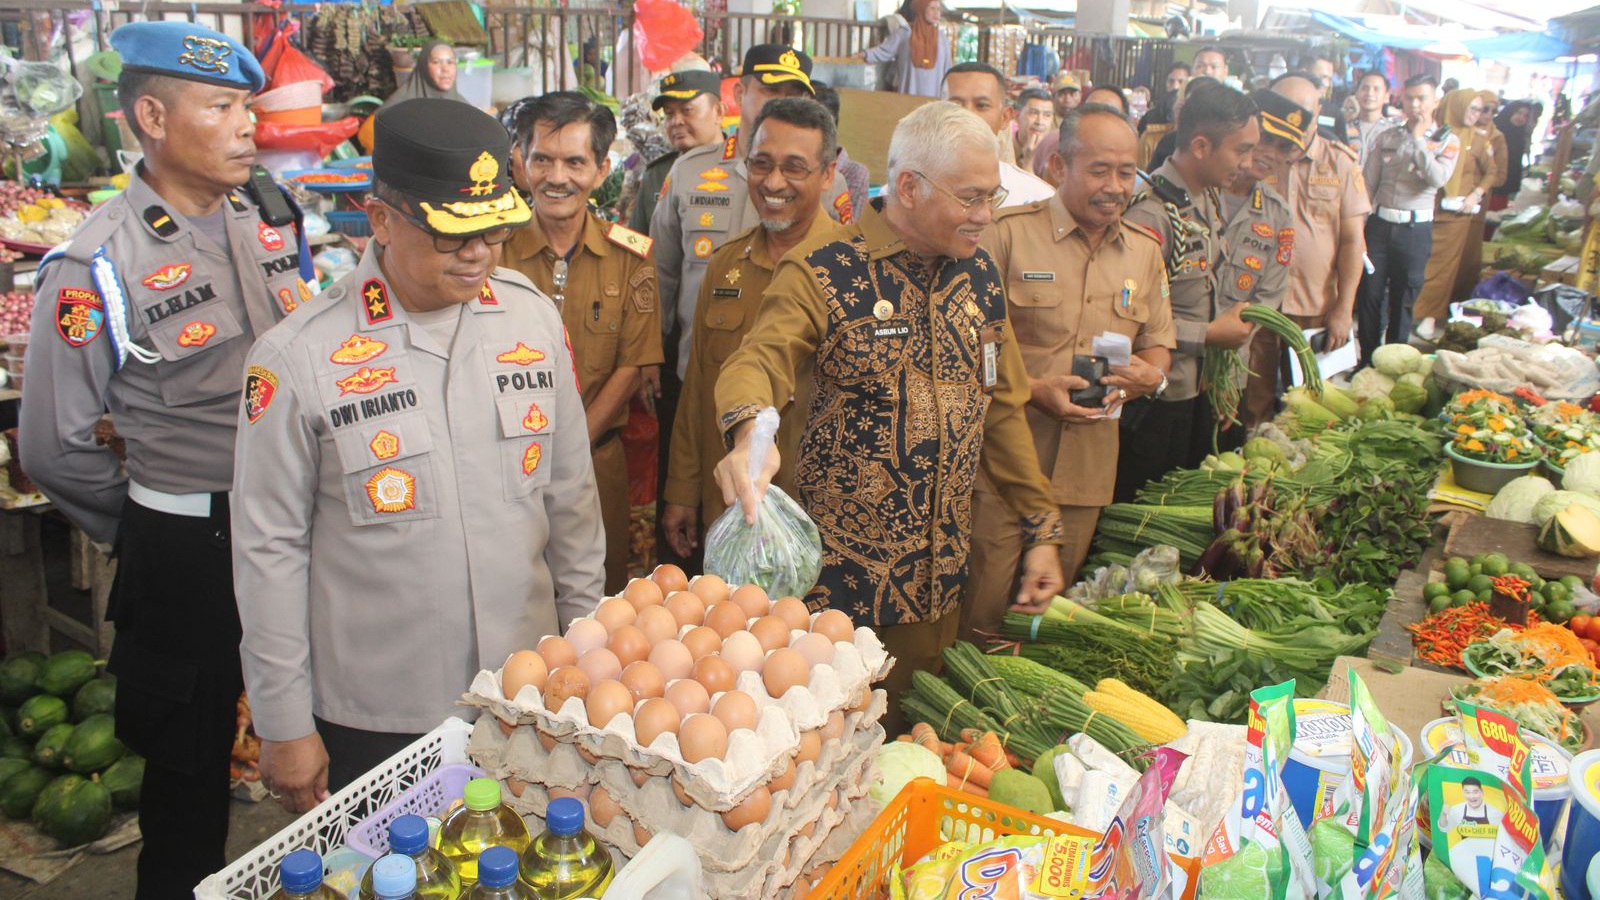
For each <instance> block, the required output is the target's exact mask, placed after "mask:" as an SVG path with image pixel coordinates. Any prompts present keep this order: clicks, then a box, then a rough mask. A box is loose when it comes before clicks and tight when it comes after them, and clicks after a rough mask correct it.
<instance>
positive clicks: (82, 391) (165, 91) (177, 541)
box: [21, 21, 311, 898]
mask: <svg viewBox="0 0 1600 900" xmlns="http://www.w3.org/2000/svg"><path fill="white" fill-rule="evenodd" d="M111 44H112V47H113V48H115V49H116V50H117V51H118V52H119V53H120V54H121V55H122V61H123V68H122V77H121V80H120V81H119V83H118V92H119V96H120V98H121V103H122V109H123V112H124V113H125V114H126V115H127V121H128V123H129V125H130V126H131V127H132V128H133V130H134V132H135V134H136V135H138V137H139V139H140V143H141V145H142V146H143V148H144V161H143V162H142V163H141V164H140V165H139V166H138V167H137V168H136V169H135V171H134V172H133V173H132V177H131V180H130V182H129V185H128V189H127V190H126V191H124V192H123V193H122V194H121V195H120V196H118V197H115V198H113V199H112V200H110V201H109V202H107V203H106V204H105V205H104V206H102V207H101V208H100V209H99V210H97V211H96V212H95V213H94V214H93V215H91V216H90V217H89V218H88V219H87V220H86V221H85V222H84V224H83V225H82V226H81V227H80V228H79V229H78V231H77V233H76V234H75V235H74V236H73V238H72V240H71V241H70V242H69V243H68V244H65V245H63V246H62V247H59V248H57V249H56V250H55V251H52V252H51V253H50V254H49V255H48V256H47V257H46V258H45V260H44V262H43V263H42V264H41V269H40V274H39V279H38V283H37V290H36V297H37V302H36V305H35V307H34V318H33V329H32V331H33V340H32V341H31V342H30V343H29V346H28V355H27V365H28V379H27V382H26V387H25V389H24V391H23V397H22V422H21V438H22V447H21V452H22V463H23V465H24V466H25V467H26V469H27V471H28V474H29V475H30V476H31V477H32V478H33V479H34V480H35V481H37V482H38V483H39V486H40V487H41V489H43V491H44V493H45V496H47V497H49V498H50V500H51V502H53V503H54V504H55V505H56V507H57V508H59V509H60V510H61V511H62V512H64V513H66V515H67V517H68V518H69V519H71V520H72V522H73V523H74V524H75V525H77V526H78V527H79V528H81V529H83V531H84V532H85V533H86V534H88V536H89V537H90V539H92V540H94V541H96V542H99V543H102V544H113V545H114V546H115V552H116V556H117V559H118V566H117V576H116V582H115V584H114V585H113V586H112V591H111V597H110V601H109V603H108V608H107V618H108V619H110V620H111V621H113V622H115V623H116V640H115V642H114V644H113V646H112V650H111V660H110V664H109V667H108V668H109V670H110V671H111V672H112V673H113V674H115V675H116V676H117V679H118V685H117V704H116V720H117V734H118V736H119V737H120V738H121V739H122V740H123V741H124V742H125V743H126V744H127V745H128V746H129V747H130V748H132V749H133V750H134V751H136V752H138V753H139V754H141V755H142V756H144V757H145V759H146V763H145V773H144V784H143V787H142V790H141V793H140V809H139V818H140V821H139V824H140V828H141V830H142V831H143V833H144V846H143V848H142V849H141V851H140V854H139V884H138V897H140V898H156V897H160V898H173V897H188V896H190V893H191V891H192V889H193V887H194V885H195V884H196V883H198V882H199V881H200V880H201V879H202V878H203V877H205V876H206V875H208V874H210V873H211V872H214V871H217V870H218V869H221V868H222V866H223V864H224V856H223V847H224V843H225V841H226V839H227V835H228V763H229V748H230V747H231V745H232V743H233V732H234V720H235V716H234V707H235V703H236V702H237V700H238V698H239V692H240V690H241V688H242V686H243V682H242V679H241V676H240V670H239V619H238V613H237V610H236V608H235V606H234V594H233V582H232V575H231V558H230V555H229V547H228V541H229V528H228V489H229V487H230V485H231V484H232V482H233V444H234V436H235V431H236V428H237V424H236V418H237V411H238V404H239V396H240V388H241V386H242V384H243V381H244V361H245V354H246V353H247V352H248V351H249V349H250V346H251V344H252V343H254V341H255V339H256V336H257V335H259V334H261V333H262V332H264V331H266V330H267V329H268V328H270V327H271V326H272V325H273V324H275V323H276V322H277V321H278V320H279V319H280V318H281V317H283V316H284V315H285V314H286V313H288V312H289V311H291V310H293V309H294V308H295V307H296V306H298V305H299V304H301V303H303V302H305V301H306V300H309V299H310V296H311V294H310V289H309V288H308V287H307V285H306V282H305V281H304V280H303V279H302V274H305V275H306V276H307V277H309V268H307V269H306V270H304V272H303V270H302V263H303V262H307V261H308V257H307V255H306V253H305V248H304V246H303V245H302V243H301V241H300V237H299V231H298V229H297V228H296V226H295V221H294V219H295V214H296V213H295V210H294V209H293V207H292V206H291V205H289V203H288V201H287V199H286V198H285V197H284V196H283V195H282V194H281V193H280V192H279V191H278V189H277V188H276V187H275V186H273V184H272V182H271V181H270V179H267V178H266V176H265V172H264V171H260V170H257V171H258V173H259V176H258V177H252V168H251V167H252V163H253V162H254V156H255V145H254V143H253V141H252V136H253V134H254V130H255V126H254V125H253V124H252V123H251V121H250V113H249V108H248V107H247V105H246V102H247V101H248V100H249V98H250V95H251V94H253V93H255V92H256V91H259V90H260V89H261V87H262V85H263V83H264V81H265V79H264V78H263V76H262V72H261V67H260V65H259V64H258V63H257V62H256V60H255V58H254V57H253V56H251V54H250V51H248V50H246V49H245V48H244V47H243V46H241V45H240V44H238V43H237V42H235V41H234V40H233V39H231V38H228V37H225V36H224V35H222V34H219V33H217V32H215V31H212V30H210V29H208V28H202V27H199V26H196V25H191V24H189V23H187V22H176V21H172V22H149V23H134V24H129V25H124V26H122V27H121V28H118V29H117V30H116V31H115V32H113V33H112V35H111ZM107 411H109V412H110V414H111V418H112V421H113V423H114V424H115V426H116V428H117V431H118V433H119V434H121V436H122V437H123V438H125V439H126V441H127V465H126V471H125V472H124V470H123V468H122V466H121V465H119V463H118V460H117V457H116V456H115V455H113V453H112V452H111V450H110V449H108V448H106V447H104V446H100V445H99V444H97V442H96V441H95V436H94V427H95V424H96V423H97V422H98V421H99V420H100V417H101V416H102V415H103V414H104V413H105V412H107Z"/></svg>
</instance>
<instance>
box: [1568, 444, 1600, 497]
mask: <svg viewBox="0 0 1600 900" xmlns="http://www.w3.org/2000/svg"><path fill="white" fill-rule="evenodd" d="M1561 486H1562V487H1563V488H1564V489H1566V490H1569V491H1577V492H1578V493H1580V494H1588V495H1589V496H1591V497H1600V451H1591V452H1589V453H1580V454H1578V455H1577V457H1576V458H1574V459H1573V460H1572V461H1571V462H1569V463H1567V474H1566V475H1564V476H1562V478H1561Z"/></svg>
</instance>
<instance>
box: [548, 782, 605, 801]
mask: <svg viewBox="0 0 1600 900" xmlns="http://www.w3.org/2000/svg"><path fill="white" fill-rule="evenodd" d="M593 790H594V785H592V784H580V785H578V786H577V787H575V788H557V787H553V788H551V789H550V791H549V793H550V799H551V800H561V799H563V798H566V797H571V798H572V799H573V800H580V801H583V802H585V803H587V802H588V800H589V794H590V792H591V791H593Z"/></svg>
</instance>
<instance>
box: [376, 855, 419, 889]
mask: <svg viewBox="0 0 1600 900" xmlns="http://www.w3.org/2000/svg"><path fill="white" fill-rule="evenodd" d="M369 882H370V883H371V885H372V896H373V898H374V900H421V898H422V896H423V895H422V894H420V893H418V892H417V866H416V864H415V863H413V862H412V861H411V857H409V856H402V855H400V854H399V853H391V854H389V855H388V856H385V857H383V858H382V859H379V860H378V861H377V862H375V863H373V864H372V865H371V867H369V868H368V869H367V874H366V877H365V878H363V879H362V883H361V886H362V888H363V889H365V888H366V887H367V884H368V883H369Z"/></svg>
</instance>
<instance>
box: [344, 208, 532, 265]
mask: <svg viewBox="0 0 1600 900" xmlns="http://www.w3.org/2000/svg"><path fill="white" fill-rule="evenodd" d="M373 199H375V200H378V202H379V203H382V204H383V205H384V206H387V207H389V208H390V209H392V210H394V211H395V213H396V214H397V215H399V216H400V218H402V219H405V220H406V221H407V222H410V223H411V224H413V225H415V226H417V228H419V229H421V230H422V231H424V232H426V233H427V234H428V236H429V237H431V238H433V249H434V250H435V251H436V252H439V253H447V254H448V253H460V252H461V249H462V248H463V247H465V246H467V245H468V244H470V243H472V242H473V241H476V240H479V239H482V241H483V242H484V244H486V245H488V246H490V247H497V246H499V245H501V244H504V243H505V242H506V241H509V240H511V235H512V234H513V233H514V232H515V231H516V229H515V228H512V227H510V226H507V227H505V228H496V229H493V230H491V231H485V232H483V233H482V234H475V235H473V236H472V237H465V238H453V237H444V236H442V235H437V234H434V233H433V232H431V231H429V230H428V226H427V224H426V223H424V222H423V221H422V220H421V219H418V218H417V217H416V216H414V215H412V214H411V213H410V212H408V211H407V210H404V209H401V208H400V207H398V206H396V205H394V204H393V203H390V202H389V201H387V200H379V199H378V198H376V197H374V198H373Z"/></svg>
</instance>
